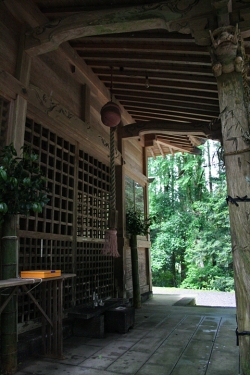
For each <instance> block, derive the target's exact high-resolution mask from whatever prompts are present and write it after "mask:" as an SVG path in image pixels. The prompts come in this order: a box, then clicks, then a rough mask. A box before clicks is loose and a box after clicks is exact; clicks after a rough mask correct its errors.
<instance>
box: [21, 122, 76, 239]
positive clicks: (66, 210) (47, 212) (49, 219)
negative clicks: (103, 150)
mask: <svg viewBox="0 0 250 375" xmlns="http://www.w3.org/2000/svg"><path fill="white" fill-rule="evenodd" d="M25 144H27V145H29V146H31V148H32V149H33V150H34V152H36V153H37V154H38V155H39V159H40V168H41V169H42V171H43V173H44V175H45V176H46V178H47V187H48V189H49V191H50V194H49V198H50V201H49V203H48V204H47V205H46V207H45V208H44V209H43V211H42V213H41V214H37V215H34V216H30V217H29V218H26V217H23V218H21V220H20V229H21V230H27V231H36V232H42V233H53V234H60V235H67V236H70V235H72V234H73V210H74V207H73V206H74V205H73V203H74V173H75V145H72V144H70V143H69V142H68V141H65V140H64V139H63V138H61V137H59V136H57V135H56V134H55V133H53V132H51V131H49V130H48V129H46V128H44V127H42V125H40V124H37V123H35V122H34V121H32V120H27V123H26V130H25Z"/></svg>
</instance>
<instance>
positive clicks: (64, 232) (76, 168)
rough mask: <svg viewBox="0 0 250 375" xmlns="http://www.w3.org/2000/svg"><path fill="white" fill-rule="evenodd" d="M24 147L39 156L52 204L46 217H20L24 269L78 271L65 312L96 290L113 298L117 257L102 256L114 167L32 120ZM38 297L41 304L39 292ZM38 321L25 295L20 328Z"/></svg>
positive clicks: (70, 283)
mask: <svg viewBox="0 0 250 375" xmlns="http://www.w3.org/2000/svg"><path fill="white" fill-rule="evenodd" d="M25 143H26V144H27V145H29V146H31V148H32V149H33V150H34V151H35V152H36V153H37V154H38V155H39V159H40V168H41V169H42V171H43V173H44V175H45V176H46V177H47V186H48V189H49V190H50V194H49V198H50V202H49V203H48V204H47V205H46V207H45V209H44V210H43V212H42V213H41V214H34V215H33V216H30V217H24V216H23V217H21V218H20V249H19V270H20V271H21V270H29V269H60V270H61V271H62V272H63V273H76V274H77V277H76V278H75V279H67V280H66V281H65V284H64V299H63V303H64V311H67V310H69V309H70V308H71V307H72V306H75V305H80V304H84V303H88V302H90V301H91V299H92V294H93V292H94V291H97V292H98V294H99V296H101V297H102V298H103V299H104V298H106V297H109V296H113V289H114V280H113V258H112V257H108V256H103V255H102V246H103V239H104V234H105V229H106V228H107V216H108V201H109V168H108V167H107V166H106V165H105V164H103V163H101V162H100V161H98V160H97V159H95V158H94V157H93V156H90V155H89V154H87V153H85V152H84V151H83V150H81V149H80V150H79V149H78V145H77V143H75V144H74V143H73V142H68V141H67V140H65V139H63V138H62V137H61V136H58V135H57V134H55V132H52V131H50V130H48V129H47V128H45V127H43V126H42V125H41V124H37V123H36V122H34V121H33V120H30V119H28V120H27V123H26V130H25ZM41 240H42V242H43V249H42V252H41ZM33 293H35V296H36V298H37V299H38V301H39V299H40V298H41V295H40V293H41V292H40V288H39V287H37V288H35V289H34V290H33ZM38 317H40V314H39V312H38V310H37V309H36V307H35V306H34V304H33V302H32V301H31V300H29V299H28V298H26V297H25V296H24V297H23V298H22V299H21V301H20V305H19V310H18V322H19V324H20V327H21V326H23V325H24V324H25V323H26V322H27V320H28V321H30V320H31V321H36V320H37V318H38ZM19 330H20V328H19ZM21 331H22V328H21Z"/></svg>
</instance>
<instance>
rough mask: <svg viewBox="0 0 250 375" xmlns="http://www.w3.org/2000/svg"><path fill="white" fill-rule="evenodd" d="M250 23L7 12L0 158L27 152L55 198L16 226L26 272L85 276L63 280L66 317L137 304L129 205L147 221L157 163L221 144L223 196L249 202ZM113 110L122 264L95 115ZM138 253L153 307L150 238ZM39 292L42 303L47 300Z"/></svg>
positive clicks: (237, 221) (245, 266) (242, 261)
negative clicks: (106, 249) (100, 302)
mask: <svg viewBox="0 0 250 375" xmlns="http://www.w3.org/2000/svg"><path fill="white" fill-rule="evenodd" d="M249 14H250V4H249V0H242V1H237V0H166V1H162V2H159V1H148V0H147V1H143V0H128V1H126V0H113V1H112V2H111V1H109V0H91V1H90V0H53V1H50V0H3V1H2V2H1V3H0V27H1V29H0V30H1V33H0V40H1V43H0V68H1V70H0V130H1V131H0V135H1V137H0V146H1V147H2V146H4V145H7V144H9V143H11V142H12V143H13V144H14V146H15V147H16V149H17V150H20V148H21V147H22V146H23V144H26V145H29V146H31V148H32V149H33V150H34V151H35V152H36V153H37V154H38V155H39V160H40V167H41V169H42V170H43V172H44V174H45V176H46V178H47V187H48V189H49V191H50V193H49V198H50V202H49V203H48V205H46V207H45V209H44V210H43V212H42V213H39V214H34V215H31V216H30V217H25V216H20V217H19V221H18V233H17V234H18V243H19V259H18V270H17V273H20V271H22V270H24V269H34V268H35V269H51V268H54V269H60V270H62V271H63V272H64V273H67V274H76V277H75V278H71V279H67V280H65V284H64V289H63V308H64V314H65V316H67V312H68V311H70V309H72V308H73V307H75V306H77V305H83V304H87V303H89V302H91V299H92V294H93V292H95V291H97V292H98V294H99V295H101V296H102V298H109V297H119V298H129V297H132V276H131V257H130V246H129V239H128V237H127V236H126V228H125V211H126V200H128V199H129V197H130V195H129V194H133V201H134V202H137V203H138V204H139V207H140V209H142V210H143V211H144V212H145V213H147V212H148V202H147V200H148V199H147V184H148V182H149V181H148V176H147V158H148V157H150V156H152V157H156V156H158V155H162V156H163V157H164V156H165V155H166V154H174V153H176V152H189V153H192V154H198V153H199V151H200V150H199V148H198V146H199V145H201V144H203V143H204V142H205V141H206V140H207V139H214V140H219V141H221V142H222V144H223V147H224V152H225V164H226V171H227V182H228V194H229V195H230V197H232V198H235V197H237V196H238V197H245V196H248V195H249V163H250V161H249V158H250V154H249V152H250V151H249V139H250V136H249V86H248V81H249V71H248V60H249V57H248V54H249V53H250V50H249V47H250V44H249V37H250V24H249ZM111 93H112V96H111ZM111 99H112V100H113V102H115V103H116V104H118V106H119V108H120V110H121V122H120V124H119V125H118V126H117V128H116V135H115V172H116V209H117V211H118V213H119V214H118V224H117V243H118V251H119V254H120V257H119V258H115V259H114V258H112V257H110V256H107V255H104V254H103V253H102V248H103V243H104V236H105V231H106V229H107V227H108V213H109V198H110V196H109V194H110V138H109V128H108V127H106V126H105V125H104V124H103V123H102V121H101V116H100V112H101V108H102V107H103V106H104V105H105V104H106V103H107V102H108V101H110V100H111ZM135 186H136V187H139V195H138V196H136V197H135V194H138V189H137V193H136V189H135ZM128 191H129V194H128ZM248 207H249V204H248V202H247V201H244V200H243V201H241V203H240V204H239V205H238V206H237V205H233V204H232V205H230V206H229V209H230V221H231V233H232V244H233V255H234V268H235V285H236V297H237V318H238V324H239V332H244V331H247V332H248V331H250V319H249V311H250V299H249V293H248V290H249V288H248V286H249V283H250V267H249V264H250V258H249V255H248V253H249V251H248V250H249V243H250V238H249V234H248V229H247V228H248V226H249V223H248V218H249V208H248ZM41 243H42V244H43V247H42V250H43V251H42V252H41ZM137 246H138V252H139V269H140V293H141V295H145V296H148V295H150V293H151V292H152V281H151V272H150V237H149V236H141V237H139V238H138V241H137ZM0 259H1V257H0ZM34 294H35V296H36V299H37V300H38V301H39V300H41V299H42V296H41V290H40V289H39V288H36V289H35V290H34ZM52 299H53V298H52ZM38 315H39V313H38V311H37V310H36V308H35V306H34V304H33V303H32V302H31V301H30V300H28V298H26V297H25V296H24V297H22V298H20V302H19V308H18V332H19V333H21V332H23V331H25V330H27V329H31V328H34V327H36V326H37V325H39V324H40V321H39V316H38ZM240 349H241V361H242V369H243V371H244V375H247V374H249V373H250V354H249V353H250V344H249V336H247V335H244V336H242V337H241V338H240Z"/></svg>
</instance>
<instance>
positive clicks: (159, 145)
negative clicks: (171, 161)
mask: <svg viewBox="0 0 250 375" xmlns="http://www.w3.org/2000/svg"><path fill="white" fill-rule="evenodd" d="M156 144H157V147H158V149H159V151H160V153H161V156H162V157H163V158H164V157H165V154H164V152H163V151H162V147H161V144H160V142H157V141H156Z"/></svg>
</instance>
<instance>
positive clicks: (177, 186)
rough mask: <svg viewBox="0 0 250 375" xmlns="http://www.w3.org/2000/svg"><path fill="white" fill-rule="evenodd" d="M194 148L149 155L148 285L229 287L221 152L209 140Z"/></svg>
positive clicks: (229, 256)
mask: <svg viewBox="0 0 250 375" xmlns="http://www.w3.org/2000/svg"><path fill="white" fill-rule="evenodd" d="M199 148H200V150H201V154H200V155H191V154H181V153H176V154H174V155H167V156H166V157H165V158H162V157H157V158H155V159H153V158H150V159H149V167H148V175H149V176H150V177H149V178H150V181H152V182H151V183H150V185H149V202H150V217H155V221H154V222H153V223H152V224H151V226H150V238H151V242H152V247H151V266H152V278H153V285H154V286H162V287H181V288H191V289H207V290H219V291H232V290H234V279H233V261H232V254H231V238H230V224H229V213H228V205H227V200H226V198H227V187H226V177H225V168H224V163H223V157H222V155H223V153H222V150H221V148H220V143H216V142H212V141H207V142H206V143H205V144H204V145H202V146H200V147H199Z"/></svg>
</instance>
